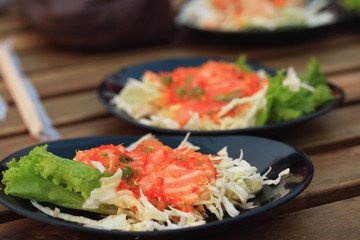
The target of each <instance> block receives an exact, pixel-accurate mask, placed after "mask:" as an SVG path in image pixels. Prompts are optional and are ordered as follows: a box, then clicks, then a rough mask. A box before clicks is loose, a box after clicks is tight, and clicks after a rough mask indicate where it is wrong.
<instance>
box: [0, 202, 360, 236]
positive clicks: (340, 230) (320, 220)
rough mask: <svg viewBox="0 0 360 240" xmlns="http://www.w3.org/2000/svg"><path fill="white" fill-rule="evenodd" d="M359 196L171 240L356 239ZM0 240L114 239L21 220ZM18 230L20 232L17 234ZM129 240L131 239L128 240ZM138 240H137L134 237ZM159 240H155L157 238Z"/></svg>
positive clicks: (10, 224)
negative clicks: (239, 239) (240, 239)
mask: <svg viewBox="0 0 360 240" xmlns="http://www.w3.org/2000/svg"><path fill="white" fill-rule="evenodd" d="M359 212H360V197H358V198H353V199H347V200H344V201H340V202H335V203H332V204H328V205H324V206H319V207H316V208H310V209H306V210H303V211H298V212H294V213H289V214H285V215H275V216H272V217H271V218H269V219H266V220H258V221H255V220H254V221H253V222H247V223H246V222H245V223H241V224H235V225H229V226H224V227H222V228H217V229H214V230H211V229H209V230H208V231H202V232H200V231H197V232H193V235H189V236H185V237H184V236H176V235H174V236H172V237H171V238H172V239H192V238H195V239H209V240H222V239H238V238H239V236H241V238H244V239H264V240H268V239H269V240H270V239H278V240H282V239H283V240H285V239H286V240H287V239H308V240H312V239H314V240H317V239H328V240H337V239H343V238H344V239H349V240H355V239H359V238H358V237H359V236H360V228H359V225H360V215H359ZM0 226H1V228H0V229H1V230H0V238H1V239H8V240H22V239H54V238H55V237H56V239H59V240H60V239H79V240H81V239H87V240H92V239H118V238H116V237H110V236H106V235H99V234H94V233H89V232H78V231H74V230H70V229H65V228H61V227H58V226H52V225H48V224H45V223H42V222H38V221H35V220H31V219H22V220H17V221H13V222H8V223H3V224H1V225H0ZM19 229H21V231H19ZM128 239H131V238H128ZM134 239H138V238H134ZM157 239H159V238H157Z"/></svg>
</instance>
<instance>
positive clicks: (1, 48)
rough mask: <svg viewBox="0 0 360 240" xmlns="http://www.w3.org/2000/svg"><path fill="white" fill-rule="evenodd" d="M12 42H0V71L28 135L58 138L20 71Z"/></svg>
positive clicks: (11, 39)
mask: <svg viewBox="0 0 360 240" xmlns="http://www.w3.org/2000/svg"><path fill="white" fill-rule="evenodd" d="M13 42H14V39H13V38H9V39H7V40H5V41H4V42H3V43H1V44H0V73H1V75H2V77H3V80H4V82H5V85H6V87H7V89H8V90H9V92H10V94H11V96H12V98H13V100H14V102H15V105H16V107H17V109H18V111H19V113H20V115H21V118H22V119H23V121H24V123H25V125H26V126H27V128H28V130H29V132H30V135H31V136H33V137H34V138H37V139H39V140H41V141H46V140H55V139H58V138H59V137H60V135H59V133H58V132H57V131H56V129H55V128H54V127H53V126H52V123H51V120H50V118H49V117H48V116H47V114H46V111H45V110H44V108H43V106H42V104H41V100H40V98H39V96H38V94H37V92H36V90H35V88H34V87H33V86H32V84H31V82H30V81H29V80H28V79H27V77H26V76H25V75H24V73H23V72H22V70H21V65H20V63H19V62H18V60H17V57H16V54H15V53H14V52H13V51H12V45H13Z"/></svg>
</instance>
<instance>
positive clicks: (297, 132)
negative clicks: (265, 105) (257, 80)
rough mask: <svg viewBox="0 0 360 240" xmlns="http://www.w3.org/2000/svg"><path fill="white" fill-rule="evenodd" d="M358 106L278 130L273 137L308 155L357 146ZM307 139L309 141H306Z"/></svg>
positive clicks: (359, 110) (359, 129)
mask: <svg viewBox="0 0 360 240" xmlns="http://www.w3.org/2000/svg"><path fill="white" fill-rule="evenodd" d="M358 119H360V105H352V106H349V107H343V108H338V109H335V110H333V111H332V112H330V113H328V114H326V115H324V116H321V117H319V118H316V119H313V120H310V121H308V122H304V123H302V124H299V125H295V126H293V127H289V128H285V129H280V130H279V131H277V132H276V133H274V138H276V139H279V140H281V141H284V142H287V143H289V144H292V145H295V146H297V147H298V148H300V149H302V150H303V151H306V152H308V153H315V152H319V151H324V150H326V149H331V148H335V149H337V148H341V147H344V146H346V145H348V146H349V144H353V145H354V144H359V143H360V125H359V123H358ZM309 138H311V140H310V139H309Z"/></svg>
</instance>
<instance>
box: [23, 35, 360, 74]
mask: <svg viewBox="0 0 360 240" xmlns="http://www.w3.org/2000/svg"><path fill="white" fill-rule="evenodd" d="M359 39H360V36H359V34H357V35H356V34H355V35H351V36H346V37H344V36H335V37H334V38H333V39H325V40H323V41H321V44H322V47H321V48H318V44H319V42H317V41H314V42H311V43H300V44H299V45H297V46H296V47H294V46H291V45H290V46H274V47H273V48H267V49H266V48H264V49H261V51H259V49H258V48H249V47H246V46H244V45H241V44H238V45H235V46H233V45H229V44H227V43H226V42H223V43H220V44H219V43H217V44H216V43H212V42H204V41H198V40H187V39H184V40H181V41H178V42H169V43H168V44H165V45H162V46H149V47H144V48H140V49H126V50H119V51H113V52H108V53H98V54H95V53H89V52H88V53H84V52H76V51H70V50H68V51H66V50H64V49H56V48H51V47H49V48H43V49H36V51H35V50H34V51H26V52H20V53H19V55H20V59H21V61H22V63H23V65H24V69H25V71H26V72H33V71H42V70H44V69H50V68H57V67H63V66H68V65H74V64H80V63H84V62H89V61H96V62H98V63H101V62H102V61H105V60H108V61H110V60H113V61H119V60H125V61H126V60H127V58H128V57H129V56H132V58H135V60H136V61H134V62H142V61H146V60H150V59H156V58H168V57H177V56H209V57H212V56H213V57H215V56H220V57H221V56H222V57H237V56H238V55H239V54H242V53H244V54H247V55H248V57H249V59H256V60H260V59H264V58H270V59H271V58H274V57H276V59H278V58H279V59H284V58H286V57H287V56H291V57H290V58H294V59H297V58H298V56H302V58H301V59H300V60H298V61H299V63H301V64H300V65H304V63H305V62H307V61H308V60H309V59H310V57H312V56H318V55H321V54H322V53H321V52H324V53H325V54H327V55H328V56H333V55H334V58H337V57H341V61H340V63H339V62H338V63H339V65H338V66H337V69H342V68H343V67H353V65H354V61H353V59H356V58H354V57H356V56H357V54H358V52H359V51H360V50H359V48H360V47H359V45H358V41H359ZM306 50H308V51H306ZM345 54H350V55H349V56H354V57H352V58H349V57H344V55H345ZM322 55H324V54H322ZM327 59H328V57H326V56H324V57H321V59H319V60H322V62H324V64H325V63H326V60H327ZM130 63H131V61H129V64H130ZM263 63H267V62H263ZM270 63H271V62H270ZM289 63H291V64H295V62H294V61H291V59H290V61H288V59H284V60H283V61H282V62H281V64H276V63H271V65H270V66H274V67H281V68H282V67H284V66H285V67H286V66H287V65H288V64H289ZM120 66H122V65H121V64H119V67H120Z"/></svg>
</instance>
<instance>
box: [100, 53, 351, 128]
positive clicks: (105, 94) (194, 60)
mask: <svg viewBox="0 0 360 240" xmlns="http://www.w3.org/2000/svg"><path fill="white" fill-rule="evenodd" d="M210 59H211V60H224V61H231V62H234V59H222V58H208V57H183V58H173V59H163V60H156V61H150V62H145V63H141V64H138V65H134V66H130V67H127V68H123V69H121V70H120V71H118V72H115V73H113V74H111V75H109V76H107V77H106V78H105V80H103V82H102V83H101V84H100V85H99V87H98V96H99V98H100V101H101V102H102V103H103V104H104V106H105V107H106V108H107V109H108V110H109V111H110V112H111V113H112V114H114V115H115V116H117V117H119V118H121V119H123V120H125V121H127V122H129V123H131V124H133V125H136V126H138V127H141V128H145V129H147V130H150V131H151V132H157V133H163V134H182V135H184V134H186V133H188V132H191V134H192V135H218V134H234V133H246V134H256V135H259V134H262V133H265V132H269V131H270V130H275V129H278V128H283V127H287V126H292V125H295V124H298V123H301V122H304V121H308V120H311V119H314V118H316V117H319V116H321V115H323V114H325V113H327V112H329V111H331V110H332V109H333V108H335V107H336V106H338V105H340V104H342V102H343V100H344V93H343V91H342V90H341V89H340V88H338V87H336V86H334V85H331V84H329V86H330V87H331V89H332V91H333V95H334V97H335V99H334V100H333V101H331V102H329V103H327V104H326V105H325V106H323V107H322V108H321V109H318V110H317V111H315V112H313V113H311V114H308V115H306V116H303V117H300V118H297V119H294V120H291V121H287V122H281V123H274V124H267V125H264V126H261V127H251V128H241V129H228V130H212V131H200V130H185V129H168V128H160V127H156V126H149V125H145V124H141V123H139V122H138V121H137V120H135V119H134V118H132V117H131V116H129V115H128V114H126V113H125V112H124V111H121V110H119V109H117V108H116V106H115V105H114V104H112V103H111V102H110V101H111V99H112V98H113V97H114V96H115V95H117V94H118V93H119V92H120V90H121V89H122V88H123V87H124V86H125V84H126V82H127V80H128V79H129V78H134V79H138V80H139V79H141V76H142V75H143V73H144V72H145V71H146V70H151V71H154V72H159V71H172V70H174V69H175V68H177V67H179V66H183V67H188V66H199V65H201V64H202V63H204V62H206V61H208V60H210ZM249 65H250V66H251V67H252V68H253V69H254V70H255V71H256V70H259V69H264V70H266V71H267V72H268V73H269V74H274V73H275V70H274V69H270V68H267V67H263V66H259V65H257V64H253V63H249Z"/></svg>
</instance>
